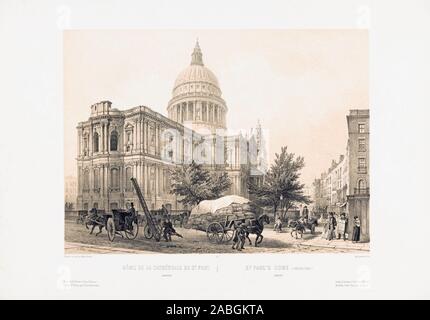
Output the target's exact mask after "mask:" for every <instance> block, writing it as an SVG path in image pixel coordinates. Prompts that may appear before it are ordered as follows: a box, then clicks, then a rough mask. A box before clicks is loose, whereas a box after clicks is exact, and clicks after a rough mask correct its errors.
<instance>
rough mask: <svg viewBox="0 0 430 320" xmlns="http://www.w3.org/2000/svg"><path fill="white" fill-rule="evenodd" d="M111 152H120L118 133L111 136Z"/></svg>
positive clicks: (114, 132) (113, 132)
mask: <svg viewBox="0 0 430 320" xmlns="http://www.w3.org/2000/svg"><path fill="white" fill-rule="evenodd" d="M110 151H118V132H116V131H112V133H111V134H110Z"/></svg>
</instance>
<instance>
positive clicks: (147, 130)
mask: <svg viewBox="0 0 430 320" xmlns="http://www.w3.org/2000/svg"><path fill="white" fill-rule="evenodd" d="M145 126H146V130H145V146H146V147H145V149H146V150H145V151H146V153H148V152H149V124H148V121H145Z"/></svg>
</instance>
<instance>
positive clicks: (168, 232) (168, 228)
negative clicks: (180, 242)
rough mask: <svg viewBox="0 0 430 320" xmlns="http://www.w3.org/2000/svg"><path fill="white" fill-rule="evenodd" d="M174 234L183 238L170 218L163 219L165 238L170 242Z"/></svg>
mask: <svg viewBox="0 0 430 320" xmlns="http://www.w3.org/2000/svg"><path fill="white" fill-rule="evenodd" d="M172 236H178V237H179V238H183V237H182V235H180V234H179V233H177V232H176V230H175V228H174V227H173V224H172V222H171V221H170V219H168V218H165V219H163V238H164V240H166V242H169V241H172Z"/></svg>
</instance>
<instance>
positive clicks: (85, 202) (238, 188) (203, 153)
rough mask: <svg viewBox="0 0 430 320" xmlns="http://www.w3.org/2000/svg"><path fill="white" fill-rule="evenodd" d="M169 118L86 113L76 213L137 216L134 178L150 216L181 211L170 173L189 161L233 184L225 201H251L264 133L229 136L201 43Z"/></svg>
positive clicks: (104, 106)
mask: <svg viewBox="0 0 430 320" xmlns="http://www.w3.org/2000/svg"><path fill="white" fill-rule="evenodd" d="M167 111H168V117H166V116H164V115H162V114H160V113H157V112H155V111H153V110H152V109H150V108H148V107H146V106H138V107H134V108H131V109H127V110H118V109H116V108H113V107H112V103H111V102H110V101H101V102H98V103H96V104H94V105H92V106H91V115H90V117H89V119H88V120H87V121H84V122H80V123H79V124H78V126H77V139H78V150H77V169H78V195H77V204H78V208H79V209H90V208H92V207H98V208H101V209H105V210H112V209H115V208H124V207H126V205H127V203H130V202H133V203H134V204H135V206H136V207H137V208H138V210H141V209H142V208H140V204H139V201H138V199H137V196H136V194H135V192H134V190H133V187H132V184H131V181H130V178H131V177H135V178H136V179H137V182H138V183H139V185H140V187H141V189H142V191H143V193H144V196H145V198H146V201H147V204H148V207H149V208H150V209H157V208H160V207H161V205H162V204H167V205H170V206H171V207H172V208H173V209H181V205H180V203H179V202H178V199H177V198H176V197H175V196H174V195H172V194H170V192H169V191H170V170H171V169H173V168H174V167H175V166H178V165H183V164H188V163H191V161H193V160H194V161H196V162H197V163H202V164H203V165H204V166H205V167H206V168H207V169H209V170H210V171H216V170H226V171H227V172H228V175H229V177H230V179H231V181H232V186H231V189H230V190H229V191H228V192H227V193H228V194H237V195H241V196H244V197H247V196H248V191H247V187H246V184H247V180H248V179H261V177H262V172H263V170H259V165H260V164H261V163H267V161H266V160H265V159H262V156H261V155H265V153H264V146H262V145H261V140H262V137H261V135H262V130H261V126H258V127H257V130H256V131H255V132H254V133H253V134H252V135H250V136H245V135H243V134H240V133H239V134H236V135H228V134H227V131H226V130H225V129H226V114H227V106H226V104H225V102H224V100H223V99H222V98H221V90H220V89H219V84H218V80H217V79H216V77H215V75H214V74H213V73H212V72H211V71H210V70H209V69H207V68H206V67H204V66H203V60H202V54H201V50H200V47H199V45H198V43H197V45H196V48H195V49H194V52H193V54H192V61H191V65H190V66H189V67H188V68H187V69H185V70H184V71H183V72H181V73H180V74H179V76H178V78H177V79H176V81H175V85H174V88H173V97H172V99H171V100H170V101H169V103H168V106H167Z"/></svg>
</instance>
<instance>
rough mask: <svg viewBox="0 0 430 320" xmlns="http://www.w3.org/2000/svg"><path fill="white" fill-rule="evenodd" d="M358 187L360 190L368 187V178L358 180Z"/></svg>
mask: <svg viewBox="0 0 430 320" xmlns="http://www.w3.org/2000/svg"><path fill="white" fill-rule="evenodd" d="M358 189H360V190H364V189H366V180H364V179H360V180H358Z"/></svg>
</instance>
